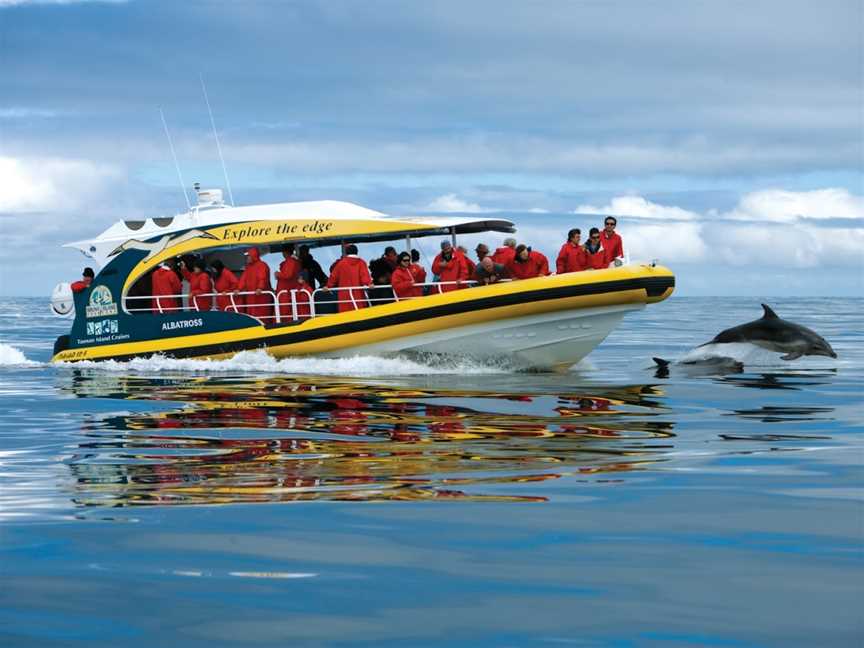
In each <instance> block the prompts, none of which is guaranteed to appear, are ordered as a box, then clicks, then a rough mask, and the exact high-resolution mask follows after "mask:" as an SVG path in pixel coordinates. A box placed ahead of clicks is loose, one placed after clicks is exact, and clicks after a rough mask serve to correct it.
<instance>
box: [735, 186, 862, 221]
mask: <svg viewBox="0 0 864 648" xmlns="http://www.w3.org/2000/svg"><path fill="white" fill-rule="evenodd" d="M724 216H725V217H726V218H730V219H733V220H753V221H762V222H765V221H770V222H775V223H792V222H795V221H796V220H798V219H799V218H864V197H862V196H855V195H853V194H850V193H849V191H847V190H846V189H836V188H828V189H816V190H814V191H784V190H782V189H766V190H764V191H754V192H752V193H749V194H746V195H745V196H744V197H743V198H741V201H740V202H739V203H738V206H737V207H736V208H735V209H733V210H732V211H731V212H728V213H727V214H724Z"/></svg>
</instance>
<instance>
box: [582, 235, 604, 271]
mask: <svg viewBox="0 0 864 648" xmlns="http://www.w3.org/2000/svg"><path fill="white" fill-rule="evenodd" d="M585 262H586V265H587V266H588V268H587V269H588V270H601V269H603V268H605V267H606V266H607V265H608V264H607V263H606V252H605V251H604V250H603V246H602V245H601V244H600V230H598V229H597V228H596V227H592V228H591V231H589V232H588V240H587V241H585Z"/></svg>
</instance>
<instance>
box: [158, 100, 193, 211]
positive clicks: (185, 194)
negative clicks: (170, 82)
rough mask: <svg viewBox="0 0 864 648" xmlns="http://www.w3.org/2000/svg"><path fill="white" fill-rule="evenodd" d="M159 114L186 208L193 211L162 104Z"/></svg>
mask: <svg viewBox="0 0 864 648" xmlns="http://www.w3.org/2000/svg"><path fill="white" fill-rule="evenodd" d="M159 115H160V116H161V117H162V126H164V127H165V137H167V138H168V146H169V147H170V148H171V157H173V158H174V166H175V167H176V169H177V177H178V178H179V179H180V189H182V190H183V197H184V198H185V199H186V209H188V210H189V211H192V204H191V203H190V202H189V195H188V194H187V193H186V183H185V182H183V174H182V173H180V163H179V162H178V161H177V154H176V153H175V152H174V143H173V142H172V141H171V133H169V132H168V123H167V122H166V121H165V113H164V112H162V107H161V106H160V107H159Z"/></svg>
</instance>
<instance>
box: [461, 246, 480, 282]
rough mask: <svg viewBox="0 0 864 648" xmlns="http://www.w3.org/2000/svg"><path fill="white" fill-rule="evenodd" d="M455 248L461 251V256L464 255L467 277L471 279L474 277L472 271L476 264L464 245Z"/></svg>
mask: <svg viewBox="0 0 864 648" xmlns="http://www.w3.org/2000/svg"><path fill="white" fill-rule="evenodd" d="M456 249H457V250H459V251H460V252H461V253H462V256H463V257H465V263H466V264H467V265H468V278H469V279H472V278H473V277H474V271H475V270H476V269H477V264H476V263H474V262H473V261H472V260H471V258H470V257H469V256H468V248H466V247H465V246H464V245H460V246H458V247H457V248H456Z"/></svg>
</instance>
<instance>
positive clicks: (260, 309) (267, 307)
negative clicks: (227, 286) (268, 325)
mask: <svg viewBox="0 0 864 648" xmlns="http://www.w3.org/2000/svg"><path fill="white" fill-rule="evenodd" d="M237 290H238V291H239V292H241V293H242V292H245V293H250V294H247V295H243V302H244V303H245V307H244V308H243V312H244V313H246V314H247V315H251V316H252V317H257V318H258V319H264V321H265V322H267V321H273V297H272V296H271V295H268V294H266V293H265V291H270V292H272V291H273V285H272V284H271V283H270V266H268V265H267V264H266V263H264V262H263V261H262V260H261V255H260V253H259V252H258V248H257V247H253V248H249V251H248V252H246V268H245V269H244V270H243V274H242V275H240V281H239V282H238V285H237ZM235 299H236V298H235Z"/></svg>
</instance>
